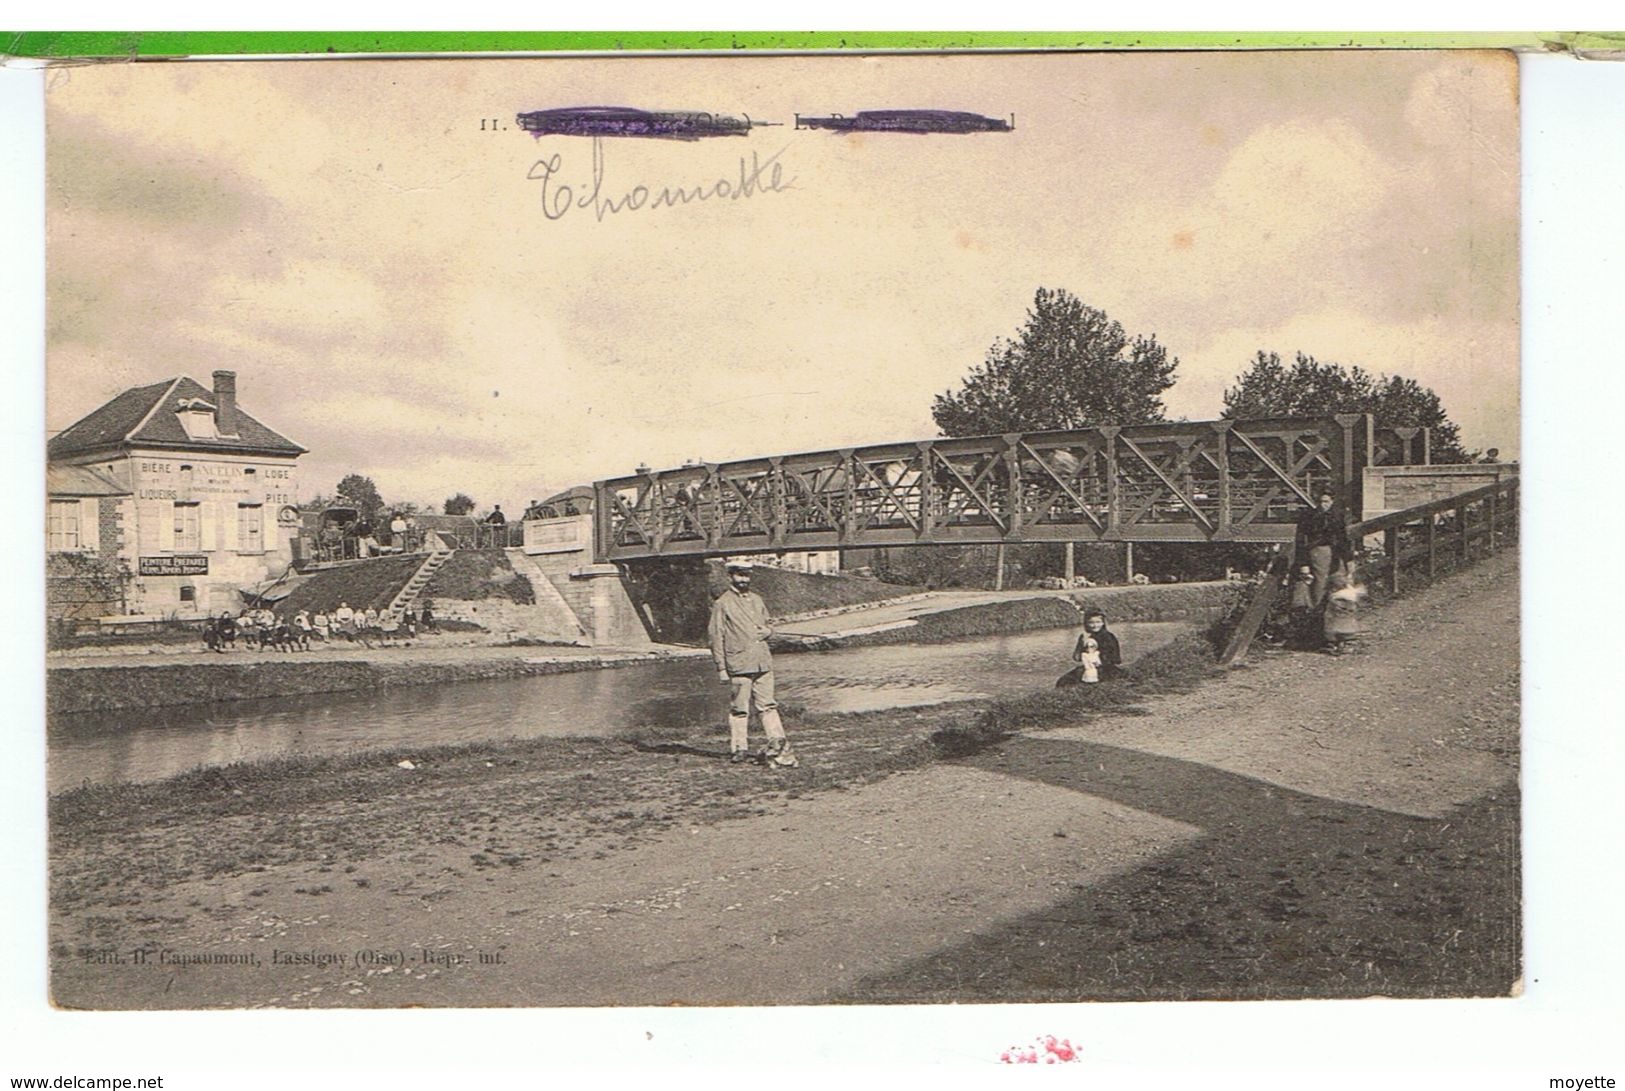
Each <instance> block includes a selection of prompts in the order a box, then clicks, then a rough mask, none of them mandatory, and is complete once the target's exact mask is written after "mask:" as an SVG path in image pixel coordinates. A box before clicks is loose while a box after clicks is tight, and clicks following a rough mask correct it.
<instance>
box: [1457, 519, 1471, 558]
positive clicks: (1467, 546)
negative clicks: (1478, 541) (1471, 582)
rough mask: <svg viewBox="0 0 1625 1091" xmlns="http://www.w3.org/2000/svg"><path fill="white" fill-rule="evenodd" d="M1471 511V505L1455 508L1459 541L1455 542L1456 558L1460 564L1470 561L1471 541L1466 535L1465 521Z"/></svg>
mask: <svg viewBox="0 0 1625 1091" xmlns="http://www.w3.org/2000/svg"><path fill="white" fill-rule="evenodd" d="M1471 511H1472V504H1462V505H1460V506H1459V507H1457V508H1456V528H1457V533H1458V534H1459V535H1460V540H1459V541H1457V542H1456V557H1457V559H1458V560H1460V562H1461V563H1462V564H1464V565H1465V564H1466V563H1467V562H1468V561H1470V560H1472V557H1473V552H1472V539H1471V538H1470V537H1469V536H1468V533H1467V525H1468V524H1467V520H1468V518H1469V516H1470V514H1471Z"/></svg>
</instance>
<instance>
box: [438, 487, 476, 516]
mask: <svg viewBox="0 0 1625 1091" xmlns="http://www.w3.org/2000/svg"><path fill="white" fill-rule="evenodd" d="M440 510H441V511H443V512H445V513H446V514H447V515H467V514H468V513H469V512H471V511H473V510H474V498H473V497H472V496H470V495H468V494H467V493H466V492H460V493H457V494H456V495H455V496H448V497H446V502H445V503H444V504H442V505H440Z"/></svg>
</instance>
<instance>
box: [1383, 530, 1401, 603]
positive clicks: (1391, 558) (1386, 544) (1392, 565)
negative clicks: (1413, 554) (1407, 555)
mask: <svg viewBox="0 0 1625 1091" xmlns="http://www.w3.org/2000/svg"><path fill="white" fill-rule="evenodd" d="M1382 548H1383V551H1384V552H1385V553H1387V554H1388V593H1389V594H1390V595H1397V594H1399V528H1398V527H1389V528H1388V529H1387V530H1385V531H1383V532H1382Z"/></svg>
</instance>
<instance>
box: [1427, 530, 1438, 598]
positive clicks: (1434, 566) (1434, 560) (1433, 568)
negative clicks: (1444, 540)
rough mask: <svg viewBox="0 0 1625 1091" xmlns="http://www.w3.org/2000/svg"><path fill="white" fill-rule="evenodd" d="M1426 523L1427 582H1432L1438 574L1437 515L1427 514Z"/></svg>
mask: <svg viewBox="0 0 1625 1091" xmlns="http://www.w3.org/2000/svg"><path fill="white" fill-rule="evenodd" d="M1427 525H1428V582H1429V583H1432V582H1433V581H1434V580H1435V579H1436V578H1437V577H1438V574H1439V517H1438V516H1437V515H1429V516H1428V517H1427Z"/></svg>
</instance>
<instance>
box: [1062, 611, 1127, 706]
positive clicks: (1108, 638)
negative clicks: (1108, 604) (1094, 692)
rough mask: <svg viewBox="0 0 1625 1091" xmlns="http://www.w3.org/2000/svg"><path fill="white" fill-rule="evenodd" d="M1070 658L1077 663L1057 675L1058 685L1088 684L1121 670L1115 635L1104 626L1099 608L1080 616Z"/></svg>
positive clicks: (1120, 650) (1114, 675) (1102, 614)
mask: <svg viewBox="0 0 1625 1091" xmlns="http://www.w3.org/2000/svg"><path fill="white" fill-rule="evenodd" d="M1072 661H1073V662H1074V663H1076V664H1077V666H1076V667H1073V668H1072V669H1071V670H1070V671H1068V672H1067V673H1066V674H1064V675H1062V676H1061V679H1060V680H1059V681H1058V682H1056V683H1055V685H1056V686H1057V687H1058V688H1064V687H1066V686H1076V685H1079V684H1080V683H1081V684H1085V685H1091V684H1093V683H1096V682H1099V681H1100V680H1101V679H1102V678H1115V677H1116V676H1117V675H1118V674H1120V673H1122V663H1123V648H1122V645H1121V644H1119V643H1118V642H1117V635H1116V634H1115V633H1113V632H1112V631H1111V630H1110V629H1108V628H1106V615H1105V613H1104V612H1103V611H1101V610H1090V611H1089V612H1088V613H1086V614H1084V615H1083V632H1082V634H1080V635H1079V636H1078V642H1077V644H1076V645H1074V646H1073V648H1072Z"/></svg>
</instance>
